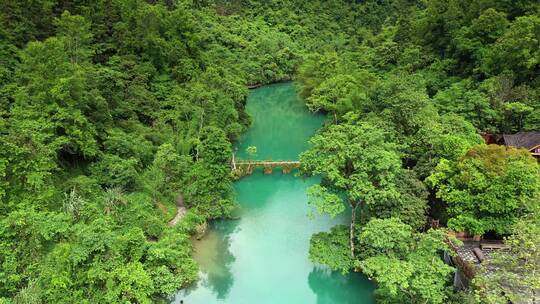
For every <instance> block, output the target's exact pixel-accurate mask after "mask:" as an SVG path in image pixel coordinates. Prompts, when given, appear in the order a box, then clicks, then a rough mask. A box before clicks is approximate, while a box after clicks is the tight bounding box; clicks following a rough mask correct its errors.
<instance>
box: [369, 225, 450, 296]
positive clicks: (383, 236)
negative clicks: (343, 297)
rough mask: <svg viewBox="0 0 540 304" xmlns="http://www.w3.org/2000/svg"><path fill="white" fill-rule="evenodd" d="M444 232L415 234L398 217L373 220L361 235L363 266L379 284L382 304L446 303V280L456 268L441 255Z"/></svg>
mask: <svg viewBox="0 0 540 304" xmlns="http://www.w3.org/2000/svg"><path fill="white" fill-rule="evenodd" d="M444 238H445V235H444V232H441V231H434V230H430V231H428V232H426V233H415V232H413V229H412V227H410V226H409V225H406V224H403V223H402V222H401V221H400V220H399V219H397V218H391V219H384V220H381V219H373V220H371V221H370V222H368V223H367V224H366V225H365V227H363V228H362V230H361V232H360V233H359V235H358V239H359V245H360V246H359V250H360V251H361V255H360V256H361V258H360V259H361V260H360V263H359V265H360V267H361V269H362V271H363V272H364V273H365V274H367V275H368V276H370V277H373V278H374V279H375V280H376V281H377V284H378V289H377V292H376V294H377V296H378V297H379V298H380V299H381V302H383V303H397V302H399V301H406V302H407V303H446V302H445V300H446V290H445V285H446V280H447V278H448V275H449V274H450V273H452V272H453V268H452V267H450V266H448V265H446V264H445V263H444V261H443V260H442V259H441V257H440V252H441V251H443V250H446V249H447V245H446V243H445V242H444Z"/></svg>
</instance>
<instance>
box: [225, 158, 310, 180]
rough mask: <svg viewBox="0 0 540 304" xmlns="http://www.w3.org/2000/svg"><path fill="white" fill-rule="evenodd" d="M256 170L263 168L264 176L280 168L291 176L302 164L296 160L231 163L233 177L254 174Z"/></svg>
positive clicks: (240, 161)
mask: <svg viewBox="0 0 540 304" xmlns="http://www.w3.org/2000/svg"><path fill="white" fill-rule="evenodd" d="M256 168H263V172H264V174H272V172H273V171H274V169H275V168H280V169H281V171H282V172H283V174H289V173H291V171H292V170H293V169H297V168H300V162H299V161H295V160H239V161H234V160H233V161H232V163H231V169H232V172H233V175H234V176H236V177H237V178H240V177H242V176H246V175H251V174H253V170H254V169H256Z"/></svg>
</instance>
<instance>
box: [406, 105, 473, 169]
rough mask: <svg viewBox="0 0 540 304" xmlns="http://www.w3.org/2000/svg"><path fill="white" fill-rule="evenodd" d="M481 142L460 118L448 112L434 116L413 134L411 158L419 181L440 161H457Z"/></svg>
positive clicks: (470, 127)
mask: <svg viewBox="0 0 540 304" xmlns="http://www.w3.org/2000/svg"><path fill="white" fill-rule="evenodd" d="M483 142H484V140H483V139H482V137H481V136H480V135H479V134H478V132H477V129H476V128H475V127H474V126H473V125H472V124H471V123H470V122H468V121H467V120H465V119H464V118H463V117H461V116H459V115H456V114H453V113H449V114H444V115H440V116H439V115H437V116H435V117H433V118H432V120H431V122H430V123H426V124H424V125H423V126H422V127H421V128H420V129H419V130H418V132H417V133H416V134H415V135H414V137H413V140H412V143H411V150H410V154H411V158H412V159H413V160H414V161H415V163H416V164H415V167H414V171H415V172H417V173H418V175H419V177H420V178H421V179H424V178H426V177H428V176H429V175H430V174H431V173H432V172H433V170H434V169H435V167H436V166H437V164H438V163H439V160H440V159H447V160H451V161H457V160H458V159H459V158H460V157H462V156H463V155H465V153H466V152H467V151H468V150H469V149H470V148H471V147H472V146H474V145H479V144H482V143H483Z"/></svg>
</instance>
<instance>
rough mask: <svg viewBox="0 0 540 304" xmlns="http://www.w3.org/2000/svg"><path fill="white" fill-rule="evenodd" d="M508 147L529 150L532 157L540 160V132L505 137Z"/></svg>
mask: <svg viewBox="0 0 540 304" xmlns="http://www.w3.org/2000/svg"><path fill="white" fill-rule="evenodd" d="M503 141H504V145H505V146H507V147H514V148H523V149H527V150H529V152H530V153H531V155H532V156H534V157H536V158H540V130H536V131H530V132H519V133H516V134H505V135H503Z"/></svg>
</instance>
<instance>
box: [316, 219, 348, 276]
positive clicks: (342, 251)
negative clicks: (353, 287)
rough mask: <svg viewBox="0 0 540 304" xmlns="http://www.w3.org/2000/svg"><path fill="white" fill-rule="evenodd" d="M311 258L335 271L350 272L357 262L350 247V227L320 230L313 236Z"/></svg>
mask: <svg viewBox="0 0 540 304" xmlns="http://www.w3.org/2000/svg"><path fill="white" fill-rule="evenodd" d="M309 259H310V260H311V261H313V262H316V263H320V264H324V265H327V266H328V267H330V269H332V270H333V271H340V272H341V273H343V274H346V273H348V272H349V271H350V270H351V269H352V268H353V267H354V264H355V260H354V259H353V258H352V257H351V251H350V248H349V228H348V227H347V226H344V225H337V226H334V227H332V229H331V230H330V232H319V233H316V234H314V235H313V236H312V237H311V241H310V246H309Z"/></svg>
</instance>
